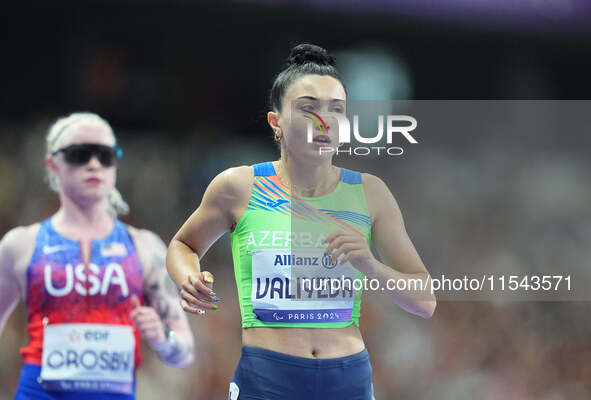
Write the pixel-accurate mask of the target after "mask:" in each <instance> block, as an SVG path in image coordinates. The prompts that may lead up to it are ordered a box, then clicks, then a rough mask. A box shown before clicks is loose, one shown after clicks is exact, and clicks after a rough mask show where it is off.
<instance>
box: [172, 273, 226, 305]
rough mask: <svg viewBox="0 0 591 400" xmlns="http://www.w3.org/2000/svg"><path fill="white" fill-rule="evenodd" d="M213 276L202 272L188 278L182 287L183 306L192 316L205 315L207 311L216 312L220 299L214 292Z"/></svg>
mask: <svg viewBox="0 0 591 400" xmlns="http://www.w3.org/2000/svg"><path fill="white" fill-rule="evenodd" d="M212 288H213V275H212V274H211V273H210V272H208V271H201V272H198V273H196V274H191V275H188V276H187V279H186V280H185V281H184V282H183V284H182V286H181V306H182V307H183V310H185V311H186V312H189V313H191V314H199V315H203V314H205V309H211V310H216V309H217V308H218V306H217V304H215V303H217V302H218V301H219V299H218V298H217V297H216V294H215V293H214V292H213V290H212Z"/></svg>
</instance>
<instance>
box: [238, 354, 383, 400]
mask: <svg viewBox="0 0 591 400" xmlns="http://www.w3.org/2000/svg"><path fill="white" fill-rule="evenodd" d="M371 373H372V369H371V364H370V362H369V354H368V353H367V350H365V349H364V350H363V351H361V352H359V353H357V354H352V355H350V356H346V357H340V358H327V359H317V358H305V357H296V356H291V355H289V354H285V353H278V352H276V351H271V350H267V349H263V348H260V347H252V346H244V347H242V355H241V357H240V361H239V362H238V367H237V368H236V372H235V373H234V376H233V377H232V382H231V383H230V397H229V398H230V400H302V399H304V400H330V399H339V400H340V399H347V400H372V399H373V394H372V392H373V388H372V383H371Z"/></svg>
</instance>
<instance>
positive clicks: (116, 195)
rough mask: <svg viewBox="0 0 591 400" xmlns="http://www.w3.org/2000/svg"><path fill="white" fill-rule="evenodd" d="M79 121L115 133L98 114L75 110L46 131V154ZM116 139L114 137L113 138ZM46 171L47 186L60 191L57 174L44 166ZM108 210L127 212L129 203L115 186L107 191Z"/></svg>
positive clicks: (56, 147)
mask: <svg viewBox="0 0 591 400" xmlns="http://www.w3.org/2000/svg"><path fill="white" fill-rule="evenodd" d="M80 123H91V124H99V125H102V126H104V127H105V128H107V129H108V130H109V132H110V133H111V135H113V137H114V138H115V133H114V132H113V129H112V128H111V125H109V123H108V122H107V121H105V120H104V119H102V118H101V117H100V116H98V115H97V114H94V113H90V112H76V113H72V114H70V115H68V116H67V117H62V118H58V120H57V121H55V122H54V123H53V125H51V127H50V128H49V131H48V132H47V138H46V144H47V146H46V152H45V154H46V155H52V154H53V153H55V152H56V151H58V150H59V149H60V147H59V142H60V138H61V137H62V134H63V133H64V132H65V131H66V130H68V128H70V127H72V126H74V125H77V124H80ZM115 140H116V139H115ZM46 171H47V180H48V182H49V187H50V188H51V189H53V190H54V191H56V192H59V191H60V182H59V179H58V177H57V176H55V174H54V173H53V172H51V170H50V169H49V168H47V167H46ZM107 203H108V211H109V213H110V214H111V215H112V216H113V217H117V215H119V214H127V213H129V205H128V204H127V202H126V201H125V200H123V197H122V196H121V193H120V192H119V190H117V189H116V188H113V190H111V192H110V193H109V198H108V202H107Z"/></svg>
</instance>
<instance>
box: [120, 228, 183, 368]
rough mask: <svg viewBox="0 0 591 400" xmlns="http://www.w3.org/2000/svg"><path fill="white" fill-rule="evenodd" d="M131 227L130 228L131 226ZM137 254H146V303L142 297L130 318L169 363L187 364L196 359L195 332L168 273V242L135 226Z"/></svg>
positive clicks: (143, 255)
mask: <svg viewBox="0 0 591 400" xmlns="http://www.w3.org/2000/svg"><path fill="white" fill-rule="evenodd" d="M130 231H131V229H130ZM134 233H135V234H134V236H135V242H136V247H137V248H138V254H140V255H141V256H142V258H143V261H142V266H143V271H144V295H145V298H146V300H147V303H148V304H147V306H145V307H142V306H140V304H139V300H138V299H136V300H134V301H135V303H136V304H135V308H134V310H133V311H132V312H131V319H132V320H133V322H134V323H135V325H136V327H137V328H138V330H139V331H140V333H141V335H142V337H143V338H144V339H145V340H146V341H147V342H148V343H149V344H150V346H151V347H152V348H153V349H154V350H155V351H156V352H157V353H158V355H159V356H160V358H161V359H162V360H163V361H164V362H166V363H167V364H169V365H172V366H175V367H181V368H184V367H186V366H188V365H190V364H191V363H192V362H193V359H194V355H193V346H194V340H193V333H192V331H191V327H190V326H189V323H188V321H187V317H186V315H185V313H184V312H183V310H182V309H181V307H180V305H179V296H178V293H177V290H176V287H175V285H174V283H173V282H172V281H171V280H170V278H169V277H168V274H167V273H166V264H165V259H166V245H165V244H164V242H163V241H162V240H161V239H160V238H159V237H158V236H157V235H156V234H154V233H153V232H150V231H147V230H135V232H134Z"/></svg>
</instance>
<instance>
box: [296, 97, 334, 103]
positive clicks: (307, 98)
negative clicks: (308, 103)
mask: <svg viewBox="0 0 591 400" xmlns="http://www.w3.org/2000/svg"><path fill="white" fill-rule="evenodd" d="M301 99H305V100H312V101H318V98H316V97H314V96H300V97H298V98H297V99H296V100H301ZM330 101H331V102H338V103H344V102H345V100H344V99H330Z"/></svg>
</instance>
